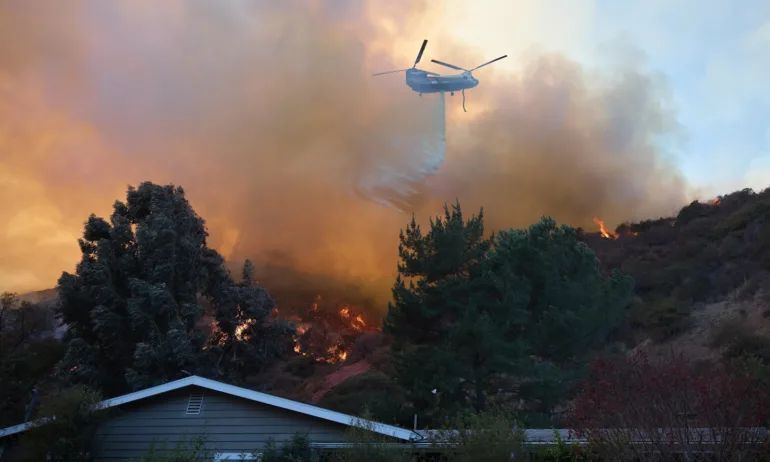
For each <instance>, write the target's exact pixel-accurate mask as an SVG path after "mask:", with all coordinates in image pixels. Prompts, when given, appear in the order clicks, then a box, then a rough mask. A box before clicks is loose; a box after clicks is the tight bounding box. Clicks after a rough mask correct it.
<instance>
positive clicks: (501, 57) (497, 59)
mask: <svg viewBox="0 0 770 462" xmlns="http://www.w3.org/2000/svg"><path fill="white" fill-rule="evenodd" d="M507 57H508V55H503V56H500V57H499V58H495V59H493V60H492V61H487V62H485V63H484V64H482V65H481V66H476V67H474V68H473V69H471V72H473V71H475V70H476V69H481V68H482V67H484V66H487V65H489V64H492V63H493V62H495V61H500V60H501V59H503V58H507Z"/></svg>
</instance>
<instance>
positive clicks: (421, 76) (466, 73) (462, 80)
mask: <svg viewBox="0 0 770 462" xmlns="http://www.w3.org/2000/svg"><path fill="white" fill-rule="evenodd" d="M427 45H428V41H427V40H424V41H423V42H422V47H420V52H419V53H417V59H415V60H414V65H413V66H412V67H410V68H408V69H399V70H397V71H387V72H378V73H376V74H372V76H377V75H385V74H393V73H396V72H406V84H407V85H408V86H409V88H411V89H412V90H414V91H416V92H417V93H419V94H420V96H422V94H423V93H439V92H445V91H448V92H449V94H450V95H452V96H454V94H455V92H456V91H460V92H462V94H463V111H465V112H468V111H466V110H465V90H470V89H471V88H474V87H475V86H477V85H478V84H479V81H478V80H477V79H476V78H474V77H473V74H472V72H473V71H475V70H476V69H481V68H482V67H484V66H487V65H489V64H492V63H493V62H495V61H500V60H501V59H503V58H507V57H508V55H503V56H500V57H499V58H495V59H493V60H492V61H487V62H485V63H484V64H482V65H481V66H476V67H474V68H473V69H463V68H462V67H459V66H455V65H454V64H449V63H445V62H442V61H437V60H435V59H431V60H430V61H431V62H433V63H436V64H440V65H442V66H445V67H448V68H450V69H455V70H457V71H463V73H462V74H459V75H443V76H442V75H439V74H436V73H435V72H428V71H423V70H421V69H417V64H418V63H419V62H420V59H422V53H423V52H424V51H425V47H426V46H427Z"/></svg>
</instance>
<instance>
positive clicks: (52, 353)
mask: <svg viewBox="0 0 770 462" xmlns="http://www.w3.org/2000/svg"><path fill="white" fill-rule="evenodd" d="M51 317H52V316H51V313H50V311H49V310H47V309H46V308H45V307H41V306H40V305H36V304H32V303H28V302H21V301H20V300H19V298H18V297H17V296H16V295H15V294H10V293H4V294H2V295H0V428H2V427H5V426H10V425H16V424H18V423H19V422H23V421H24V420H25V419H26V418H27V416H28V414H29V412H28V410H29V411H31V410H32V408H33V407H34V405H35V403H36V402H37V399H38V396H39V393H40V392H41V391H42V389H43V388H44V387H46V385H48V384H49V383H50V382H51V376H50V373H51V370H52V369H53V367H54V366H55V365H56V363H57V362H58V361H59V360H60V359H61V358H62V356H63V355H64V351H65V349H66V347H64V346H63V345H61V344H60V343H59V342H57V341H56V340H55V339H54V338H51V337H48V336H47V334H48V330H49V326H50V325H51Z"/></svg>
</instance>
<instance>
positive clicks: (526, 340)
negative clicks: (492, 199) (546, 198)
mask: <svg viewBox="0 0 770 462" xmlns="http://www.w3.org/2000/svg"><path fill="white" fill-rule="evenodd" d="M484 274H485V277H484V278H481V279H479V285H481V286H482V288H483V290H480V292H481V293H482V294H484V296H485V297H486V299H485V300H484V302H483V305H484V306H487V307H488V308H487V309H488V310H489V311H491V312H502V313H507V315H506V316H507V319H506V320H505V321H504V322H505V324H506V325H507V328H506V332H507V333H508V334H509V335H512V336H513V337H509V338H508V341H515V343H516V344H517V351H518V352H519V356H518V358H517V361H516V369H517V375H518V376H519V377H521V378H523V380H520V381H519V384H518V389H519V393H520V394H521V395H522V396H523V397H525V398H528V399H534V400H536V401H537V402H539V403H540V406H539V409H540V411H541V412H547V411H549V410H550V409H551V408H552V407H553V406H554V405H556V404H557V403H558V401H560V400H561V399H563V397H564V396H565V394H566V393H567V392H568V391H569V390H570V388H571V386H572V384H573V383H575V380H576V379H577V378H579V377H580V376H581V373H582V371H583V367H582V364H584V361H583V359H584V358H585V356H586V355H587V354H589V353H590V352H592V351H595V350H596V349H598V348H601V347H602V346H603V345H605V344H606V342H607V340H608V339H609V338H610V335H611V334H612V333H613V331H614V329H615V328H617V327H618V326H619V324H620V323H621V322H622V321H623V319H624V317H625V315H626V308H627V307H628V306H629V305H630V303H631V301H632V299H633V279H631V277H629V276H627V275H625V274H623V273H621V272H620V271H617V270H613V271H611V272H610V273H609V274H605V273H604V272H603V271H602V269H601V264H600V262H599V260H598V259H597V258H596V255H595V254H594V252H593V251H592V250H591V249H590V248H589V247H588V246H587V245H586V244H585V243H583V242H581V241H580V240H579V236H578V234H577V232H576V230H575V229H574V228H572V227H570V226H567V225H562V226H557V224H556V222H555V221H554V220H553V219H552V218H549V217H544V218H543V219H541V220H540V221H539V222H538V223H536V224H534V225H532V226H530V227H529V228H528V229H523V230H509V231H503V232H501V233H499V235H498V236H497V238H496V239H495V241H494V246H493V248H492V250H491V251H490V252H489V255H488V258H487V259H486V260H485V264H484Z"/></svg>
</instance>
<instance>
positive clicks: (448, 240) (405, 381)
mask: <svg viewBox="0 0 770 462" xmlns="http://www.w3.org/2000/svg"><path fill="white" fill-rule="evenodd" d="M482 212H483V211H482ZM483 234H484V227H483V214H482V213H480V214H479V216H478V217H472V218H471V219H470V220H468V221H467V222H465V221H463V217H462V212H461V210H460V206H459V204H457V205H455V206H453V208H452V211H451V212H450V210H449V209H448V208H445V216H444V218H443V219H437V220H436V221H431V229H430V231H429V232H428V233H427V234H425V235H423V234H422V231H421V230H420V227H419V226H417V224H416V223H415V220H414V218H413V219H412V222H411V223H410V224H409V226H408V227H407V229H406V232H402V234H401V245H400V248H399V253H400V256H401V263H400V264H399V276H398V278H397V280H396V283H395V285H394V288H393V298H394V301H393V303H392V304H391V305H390V306H389V310H388V315H387V317H386V319H385V330H386V332H389V333H390V334H391V335H392V337H393V339H394V342H393V345H394V346H393V348H394V356H395V358H396V368H397V372H398V375H399V379H400V381H401V383H402V385H404V387H405V388H406V389H407V390H409V391H410V393H411V396H410V398H411V400H412V402H413V403H414V405H415V407H416V408H417V410H418V411H419V412H421V413H422V414H423V415H425V416H426V417H427V418H429V419H430V418H435V417H438V416H439V414H442V413H453V412H455V411H457V410H459V408H462V407H466V406H472V407H473V408H475V409H476V410H477V411H482V410H484V409H485V407H486V401H487V397H488V396H490V395H491V394H496V393H497V392H498V391H499V390H500V389H506V388H510V387H511V386H512V379H513V378H514V377H515V378H516V380H515V382H517V383H516V387H517V389H518V390H519V392H520V396H521V397H523V398H531V399H535V400H539V401H540V402H541V403H544V404H543V406H551V405H553V404H555V403H554V402H553V398H554V396H555V390H556V389H559V391H561V390H562V389H563V388H564V386H565V384H566V383H568V382H569V379H570V378H571V377H572V376H571V375H570V373H571V372H572V369H574V368H573V367H571V364H573V363H574V362H575V358H579V357H580V356H581V355H583V354H585V353H586V352H587V351H589V350H590V349H591V348H595V347H598V346H600V345H601V343H602V342H603V341H604V340H605V339H606V338H607V335H608V334H609V332H610V330H611V329H612V328H613V327H614V326H615V325H616V324H617V322H618V320H619V319H620V317H621V316H622V315H623V312H624V308H625V307H626V306H627V304H628V302H629V300H630V297H631V293H632V289H633V282H632V281H631V280H630V278H629V277H627V276H624V275H622V274H620V273H613V274H611V275H610V276H609V277H605V276H604V275H602V273H601V271H600V268H599V263H598V260H597V259H596V257H595V255H594V254H593V252H592V251H591V250H590V249H589V248H588V247H587V246H585V244H583V243H581V242H579V241H578V240H577V234H576V232H575V230H574V229H573V228H570V227H568V226H562V227H557V226H556V223H555V222H554V221H553V220H552V219H550V218H544V219H543V220H541V221H540V222H539V223H537V224H536V225H533V226H532V227H530V228H529V229H527V230H511V231H504V232H501V233H500V234H499V235H498V236H492V237H491V238H489V239H485V238H484V237H483ZM404 278H408V279H410V281H409V284H408V285H407V283H406V282H405V280H404ZM535 385H537V386H535ZM542 388H545V390H542ZM434 390H435V392H434Z"/></svg>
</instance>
